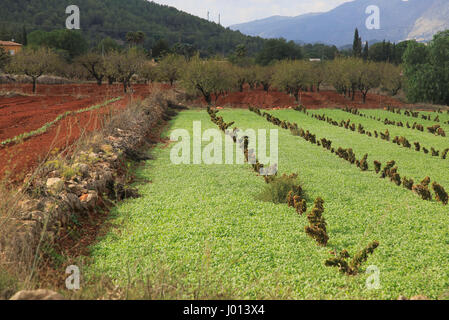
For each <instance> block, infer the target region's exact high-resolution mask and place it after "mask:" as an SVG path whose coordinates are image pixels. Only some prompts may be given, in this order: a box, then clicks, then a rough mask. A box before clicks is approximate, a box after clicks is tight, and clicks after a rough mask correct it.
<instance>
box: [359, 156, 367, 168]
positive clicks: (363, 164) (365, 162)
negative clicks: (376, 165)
mask: <svg viewBox="0 0 449 320" xmlns="http://www.w3.org/2000/svg"><path fill="white" fill-rule="evenodd" d="M367 160H368V154H365V156H364V157H363V159H362V160H361V161H360V170H362V171H367V170H368V161H367Z"/></svg>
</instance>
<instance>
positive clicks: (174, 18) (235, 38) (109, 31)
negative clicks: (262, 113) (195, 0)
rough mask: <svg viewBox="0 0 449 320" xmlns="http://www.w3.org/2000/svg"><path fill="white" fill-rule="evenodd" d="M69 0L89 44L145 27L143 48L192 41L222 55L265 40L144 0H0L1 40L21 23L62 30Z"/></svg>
mask: <svg viewBox="0 0 449 320" xmlns="http://www.w3.org/2000/svg"><path fill="white" fill-rule="evenodd" d="M73 3H75V4H76V5H77V6H78V7H79V9H80V18H81V19H80V20H81V30H80V31H81V33H82V34H83V35H84V36H85V37H86V38H87V39H88V40H89V42H90V44H91V45H92V46H93V45H95V44H96V43H98V42H99V41H101V40H102V39H103V38H105V37H112V38H113V39H116V40H118V41H119V42H124V41H125V39H126V33H127V32H129V31H143V32H144V33H145V34H146V40H145V44H144V46H145V48H147V49H150V48H151V47H152V46H153V45H154V43H155V42H156V41H158V40H159V39H164V40H166V41H168V42H169V43H170V44H171V45H173V44H175V43H178V42H180V43H186V44H191V45H194V46H195V47H196V48H198V49H200V50H201V51H202V53H205V54H216V53H225V54H226V53H229V52H231V51H233V50H234V49H235V47H236V46H237V45H239V44H242V43H243V44H245V45H246V47H247V49H248V52H249V53H254V52H257V51H258V50H259V49H260V48H261V47H262V46H263V43H264V42H265V40H263V39H261V38H255V37H249V36H246V35H243V34H242V33H240V32H238V31H233V30H231V29H229V28H224V27H222V26H221V25H219V24H217V23H214V22H209V21H207V20H205V19H201V18H199V17H196V16H193V15H190V14H188V13H185V12H182V11H179V10H177V9H175V8H173V7H169V6H164V5H159V4H156V3H154V2H150V1H146V0H101V1H98V0H77V1H72V0H1V4H0V7H1V10H0V40H3V39H1V38H8V39H5V40H11V38H13V37H14V38H15V39H16V40H20V39H21V38H22V30H23V27H24V26H25V27H26V29H27V31H28V32H31V31H34V30H44V31H51V30H55V29H63V28H65V21H66V19H67V17H68V16H69V15H68V14H66V7H67V6H69V5H71V4H73Z"/></svg>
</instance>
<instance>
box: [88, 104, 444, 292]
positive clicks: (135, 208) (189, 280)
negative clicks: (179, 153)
mask: <svg viewBox="0 0 449 320" xmlns="http://www.w3.org/2000/svg"><path fill="white" fill-rule="evenodd" d="M320 112H321V111H320ZM327 112H330V113H332V114H333V113H334V112H337V111H326V113H327ZM338 112H341V111H338ZM272 114H273V115H275V116H277V117H279V118H281V119H288V120H289V121H294V122H297V123H298V124H299V125H300V126H301V127H303V128H305V129H309V130H311V131H312V132H313V133H316V134H317V135H318V137H326V138H328V139H331V140H332V141H333V146H341V147H345V148H347V147H351V148H353V149H354V151H355V152H356V154H357V156H358V157H359V158H360V157H362V156H363V154H364V153H369V155H370V158H369V160H370V170H369V171H367V172H361V171H360V170H359V169H358V168H356V167H355V166H353V165H350V164H349V163H348V162H346V161H344V160H342V159H339V158H338V157H336V156H335V155H334V154H332V153H330V152H329V151H325V150H324V149H323V148H321V147H318V146H316V145H312V144H310V143H309V142H306V141H304V140H303V139H301V138H300V137H295V136H292V135H291V134H290V132H289V131H288V130H283V129H280V128H278V127H275V126H274V125H272V124H271V123H269V122H267V121H266V120H265V119H264V118H262V117H259V116H257V115H256V114H254V113H251V112H249V111H248V110H224V111H221V112H220V113H219V115H221V116H223V117H224V120H225V121H226V122H230V121H236V126H237V127H239V128H241V129H245V128H253V129H257V128H263V129H279V149H280V150H279V170H280V174H282V173H287V174H290V173H294V172H295V173H299V179H300V181H301V185H302V186H303V188H304V190H305V193H306V198H307V199H308V207H309V208H311V207H312V206H313V200H314V199H315V198H316V197H318V196H320V197H322V198H323V199H324V200H325V212H324V217H325V219H326V221H327V223H328V234H329V237H330V241H329V243H328V247H326V248H321V247H318V246H317V245H316V243H315V241H313V240H312V239H310V238H309V237H307V235H306V234H305V232H304V227H305V226H306V225H307V224H308V221H307V218H306V217H305V216H302V217H300V216H298V215H297V214H296V212H295V210H294V209H292V208H288V207H287V205H285V204H279V205H275V204H273V203H269V202H262V201H259V200H257V196H258V195H259V194H260V193H261V192H262V190H263V189H264V184H265V183H264V180H263V179H262V178H261V177H258V176H257V175H256V174H255V173H254V172H253V171H252V168H251V167H250V166H249V165H210V166H208V165H178V166H176V165H173V164H171V162H170V160H169V157H170V149H171V146H169V147H163V146H162V145H161V146H159V147H157V148H156V149H155V150H154V151H153V153H154V156H155V160H151V161H148V162H147V164H146V166H143V167H141V168H140V169H139V170H138V175H139V176H140V177H143V178H145V179H148V180H151V183H147V184H141V185H139V186H138V188H139V191H140V193H141V195H142V197H141V198H139V199H133V200H127V201H125V202H123V203H122V204H120V205H119V206H118V207H117V208H116V209H115V212H114V213H113V217H114V218H113V220H112V222H113V223H114V225H115V227H114V228H113V229H112V230H111V231H110V232H109V233H108V234H107V235H106V236H105V237H104V238H103V239H101V241H100V242H99V243H98V244H97V245H95V246H94V247H93V248H92V249H93V250H92V259H93V263H92V264H91V265H90V266H89V268H88V275H89V277H91V278H94V277H97V276H108V277H110V278H112V279H115V280H116V281H117V283H118V284H119V285H121V286H129V285H130V284H131V285H132V283H133V282H134V281H139V280H145V281H147V282H149V283H152V284H153V286H154V284H158V286H159V287H164V285H165V286H167V285H170V286H171V287H170V288H171V290H169V291H170V293H169V294H161V297H163V298H169V299H170V298H187V299H194V298H217V297H218V298H220V297H227V298H238V299H270V298H274V299H280V298H291V299H397V298H398V296H399V295H405V296H413V295H418V294H423V295H427V296H429V297H430V298H434V299H436V298H443V297H445V295H446V292H447V290H448V288H449V269H448V268H447V266H448V265H449V255H448V250H449V229H448V228H447V221H448V207H444V206H442V205H441V204H439V203H436V202H426V201H423V200H421V199H419V198H418V197H417V196H415V195H414V194H413V193H412V192H410V191H408V190H406V189H404V188H402V187H397V186H395V185H394V184H392V183H391V182H389V181H387V180H382V179H379V177H378V176H376V174H375V173H374V172H373V165H372V160H375V159H377V160H380V161H382V162H384V163H385V162H386V161H388V160H392V159H394V160H396V161H398V165H399V170H400V172H401V173H404V174H406V175H408V176H410V177H413V178H423V177H424V176H425V175H430V176H431V177H435V178H437V180H438V182H440V183H441V184H443V185H444V186H449V172H448V170H447V169H445V168H447V165H448V162H445V161H443V160H441V159H432V158H431V157H429V156H426V155H424V154H421V153H417V152H414V151H409V150H407V149H403V148H399V147H397V146H396V145H394V144H392V143H386V142H383V141H380V140H377V139H374V138H369V137H366V136H362V135H359V134H357V133H352V132H350V131H348V130H344V129H341V128H337V127H333V126H331V125H328V124H326V123H325V122H321V121H318V120H314V119H312V118H309V117H307V116H305V115H303V114H302V113H300V112H297V111H293V110H283V111H273V112H272ZM342 114H343V116H344V118H347V117H348V116H350V115H349V114H344V113H342ZM360 119H361V118H360ZM193 121H201V122H202V127H203V130H205V129H208V128H215V125H214V124H213V123H212V122H211V121H210V120H209V116H208V114H207V113H206V112H205V111H197V110H191V111H184V112H182V113H181V114H180V115H179V116H178V117H177V118H176V119H175V120H173V121H172V123H171V128H170V130H173V129H177V128H182V129H188V130H189V131H190V132H191V131H192V122H193ZM372 126H373V128H377V130H378V131H380V130H382V129H381V128H379V126H382V124H381V123H379V122H377V121H376V122H373V124H372ZM368 129H369V128H368ZM399 129H400V128H399ZM391 131H392V130H391ZM430 138H432V139H435V144H436V143H437V142H438V141H440V140H442V139H441V138H440V137H435V138H433V137H432V136H430ZM432 141H433V140H432ZM443 141H444V140H443ZM203 146H204V145H203ZM373 240H377V241H379V242H380V247H379V248H378V249H377V250H376V251H375V253H374V255H373V256H372V257H370V258H369V260H368V262H367V263H366V264H365V265H364V266H362V270H361V274H360V275H358V276H356V277H348V276H345V275H342V274H340V273H339V272H338V270H337V269H336V268H329V267H325V266H324V261H325V260H326V259H327V258H329V257H330V254H329V251H331V250H333V249H335V250H338V251H339V250H342V249H347V250H348V251H349V252H350V253H351V254H354V253H355V252H356V251H358V250H360V249H362V248H363V247H365V246H366V245H367V244H368V243H369V242H371V241H373ZM369 265H376V266H377V267H378V268H379V269H380V283H381V286H382V287H381V289H379V290H368V289H367V288H366V286H365V282H366V279H367V278H368V276H369V275H368V274H366V273H365V272H364V271H365V270H366V268H367V267H368V266H369ZM161 274H163V276H161ZM142 296H143V293H142Z"/></svg>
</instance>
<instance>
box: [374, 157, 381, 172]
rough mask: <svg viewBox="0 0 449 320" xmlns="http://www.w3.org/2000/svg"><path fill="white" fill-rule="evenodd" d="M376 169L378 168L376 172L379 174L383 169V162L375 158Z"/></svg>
mask: <svg viewBox="0 0 449 320" xmlns="http://www.w3.org/2000/svg"><path fill="white" fill-rule="evenodd" d="M374 169H375V170H376V173H377V174H379V172H380V170H381V169H382V163H380V162H379V161H377V160H375V161H374Z"/></svg>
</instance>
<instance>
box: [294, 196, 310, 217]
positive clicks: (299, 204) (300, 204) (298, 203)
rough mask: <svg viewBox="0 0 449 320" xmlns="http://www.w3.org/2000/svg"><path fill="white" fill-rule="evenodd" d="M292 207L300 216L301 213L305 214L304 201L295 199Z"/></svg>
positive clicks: (305, 205)
mask: <svg viewBox="0 0 449 320" xmlns="http://www.w3.org/2000/svg"><path fill="white" fill-rule="evenodd" d="M294 206H295V209H296V212H297V213H298V214H300V215H302V214H303V213H305V212H306V211H307V202H306V200H304V199H300V198H299V197H298V199H295V201H294Z"/></svg>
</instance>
